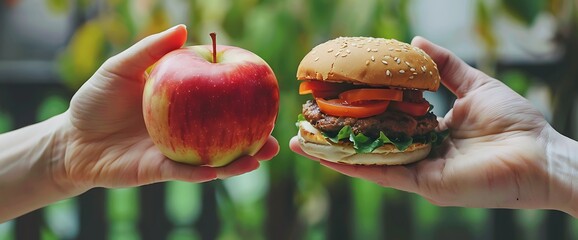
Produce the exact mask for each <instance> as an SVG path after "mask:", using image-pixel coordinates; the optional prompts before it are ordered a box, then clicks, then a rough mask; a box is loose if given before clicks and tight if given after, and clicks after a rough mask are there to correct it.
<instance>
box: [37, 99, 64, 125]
mask: <svg viewBox="0 0 578 240" xmlns="http://www.w3.org/2000/svg"><path fill="white" fill-rule="evenodd" d="M68 103H69V99H66V98H65V97H63V96H60V95H50V96H48V97H46V98H45V99H44V100H43V101H42V103H41V104H40V106H39V107H38V113H37V121H43V120H46V119H49V118H51V117H53V116H55V115H57V114H60V113H63V112H64V111H66V109H68Z"/></svg>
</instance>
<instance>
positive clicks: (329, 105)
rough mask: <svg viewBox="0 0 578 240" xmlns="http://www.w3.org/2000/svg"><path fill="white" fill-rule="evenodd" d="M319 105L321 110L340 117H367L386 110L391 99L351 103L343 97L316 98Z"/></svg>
mask: <svg viewBox="0 0 578 240" xmlns="http://www.w3.org/2000/svg"><path fill="white" fill-rule="evenodd" d="M315 101H317V105H319V110H321V112H323V113H325V114H328V115H332V116H338V117H354V118H366V117H371V116H375V115H378V114H380V113H382V112H384V111H385V110H386V109H387V106H388V105H389V101H371V102H363V103H360V104H355V105H350V104H347V103H345V102H343V100H341V99H330V100H325V99H323V98H316V99H315Z"/></svg>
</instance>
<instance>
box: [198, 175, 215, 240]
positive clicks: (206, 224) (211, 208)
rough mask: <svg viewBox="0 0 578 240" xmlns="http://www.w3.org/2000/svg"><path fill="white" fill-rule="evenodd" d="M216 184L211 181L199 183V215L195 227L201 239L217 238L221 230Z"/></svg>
mask: <svg viewBox="0 0 578 240" xmlns="http://www.w3.org/2000/svg"><path fill="white" fill-rule="evenodd" d="M216 184H218V183H217V182H215V181H212V182H207V183H203V184H202V185H201V192H202V196H201V215H200V216H199V218H198V220H197V222H196V224H195V227H196V228H197V231H198V232H199V235H200V237H201V239H203V240H213V239H217V236H218V235H219V233H220V232H221V222H220V220H219V214H218V208H217V186H216Z"/></svg>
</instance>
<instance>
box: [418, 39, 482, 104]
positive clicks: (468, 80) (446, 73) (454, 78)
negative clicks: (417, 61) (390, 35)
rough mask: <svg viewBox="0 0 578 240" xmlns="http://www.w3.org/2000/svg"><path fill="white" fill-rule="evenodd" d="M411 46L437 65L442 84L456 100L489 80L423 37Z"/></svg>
mask: <svg viewBox="0 0 578 240" xmlns="http://www.w3.org/2000/svg"><path fill="white" fill-rule="evenodd" d="M411 44H412V45H414V46H416V47H418V48H421V49H422V50H424V51H425V52H426V53H427V54H428V55H430V56H431V58H432V59H433V61H434V62H436V64H437V65H438V69H439V72H440V75H441V78H442V83H443V84H444V85H445V86H446V87H447V88H448V89H449V90H450V91H452V92H453V93H454V94H455V95H456V96H457V97H458V98H462V97H463V96H464V95H465V94H466V93H468V92H470V91H471V90H473V89H475V88H477V87H478V86H480V85H482V84H484V83H485V81H487V80H488V79H489V78H488V77H487V76H486V77H483V76H485V74H483V73H482V72H480V71H478V70H477V69H475V68H472V67H470V66H469V65H468V64H466V63H465V62H464V61H462V60H461V59H460V58H458V57H457V56H456V55H454V54H453V53H452V52H450V51H449V50H447V49H445V48H443V47H440V46H438V45H436V44H434V43H432V42H430V41H428V40H426V39H425V38H423V37H419V36H417V37H415V38H413V40H412V41H411Z"/></svg>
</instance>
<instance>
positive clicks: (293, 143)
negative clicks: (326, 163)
mask: <svg viewBox="0 0 578 240" xmlns="http://www.w3.org/2000/svg"><path fill="white" fill-rule="evenodd" d="M289 148H290V149H291V150H292V151H293V152H295V153H297V154H299V155H301V156H304V157H307V158H309V159H311V160H315V161H318V162H319V161H321V160H322V159H321V158H318V157H313V156H311V155H309V154H307V153H306V152H304V151H303V149H301V145H300V144H299V139H297V136H295V137H293V138H291V140H290V141H289Z"/></svg>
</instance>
